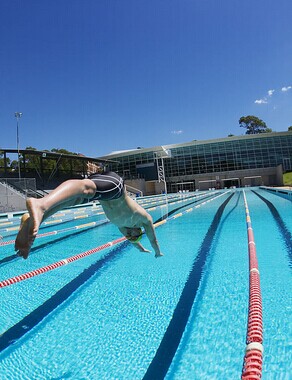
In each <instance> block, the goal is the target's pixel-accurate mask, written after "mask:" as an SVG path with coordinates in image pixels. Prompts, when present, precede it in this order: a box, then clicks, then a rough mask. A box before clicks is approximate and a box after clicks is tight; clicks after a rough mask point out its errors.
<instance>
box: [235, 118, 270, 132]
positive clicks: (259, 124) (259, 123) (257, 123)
mask: <svg viewBox="0 0 292 380" xmlns="http://www.w3.org/2000/svg"><path fill="white" fill-rule="evenodd" d="M239 126H240V127H242V128H245V129H246V132H245V134H246V135H254V134H257V133H267V132H272V130H271V129H270V128H268V127H267V125H266V123H265V122H264V121H263V120H261V119H259V118H258V117H256V116H251V115H249V116H241V118H240V119H239Z"/></svg>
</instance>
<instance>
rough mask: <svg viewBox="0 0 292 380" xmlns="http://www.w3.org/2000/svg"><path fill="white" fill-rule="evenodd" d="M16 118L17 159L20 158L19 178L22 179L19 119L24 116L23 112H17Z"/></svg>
mask: <svg viewBox="0 0 292 380" xmlns="http://www.w3.org/2000/svg"><path fill="white" fill-rule="evenodd" d="M14 116H15V117H16V141H17V157H18V178H19V179H20V178H21V175H20V157H19V131H18V124H19V119H20V118H21V116H22V112H15V114H14Z"/></svg>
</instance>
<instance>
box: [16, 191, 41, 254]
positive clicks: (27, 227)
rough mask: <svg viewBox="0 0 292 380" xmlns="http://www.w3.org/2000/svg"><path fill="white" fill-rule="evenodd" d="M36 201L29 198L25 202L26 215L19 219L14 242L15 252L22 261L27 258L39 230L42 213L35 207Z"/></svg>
mask: <svg viewBox="0 0 292 380" xmlns="http://www.w3.org/2000/svg"><path fill="white" fill-rule="evenodd" d="M36 202H37V200H36V199H34V198H29V199H28V200H27V202H26V207H27V210H28V213H26V214H24V215H23V216H22V218H21V223H20V227H19V231H18V234H17V237H16V240H15V251H18V255H19V256H22V257H23V258H24V259H27V258H28V255H29V252H30V249H31V246H32V245H33V242H34V239H35V238H36V235H37V233H38V230H39V226H40V224H41V221H42V218H43V212H42V211H41V209H40V208H39V207H37V203H36Z"/></svg>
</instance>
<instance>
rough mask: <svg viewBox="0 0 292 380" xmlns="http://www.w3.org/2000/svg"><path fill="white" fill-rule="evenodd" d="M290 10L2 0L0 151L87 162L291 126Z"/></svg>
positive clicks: (287, 0)
mask: <svg viewBox="0 0 292 380" xmlns="http://www.w3.org/2000/svg"><path fill="white" fill-rule="evenodd" d="M291 15H292V1H291V0H277V1H275V0H244V1H243V0H221V1H219V0H1V2H0V130H1V135H0V136H1V137H0V147H1V148H6V149H12V148H16V119H15V117H14V113H15V112H16V111H18V112H22V113H23V116H22V118H21V120H20V148H21V149H23V148H26V147H27V146H33V147H35V148H37V149H40V150H42V149H49V150H50V149H52V148H65V149H67V150H69V151H72V152H76V153H77V152H80V153H83V154H85V155H88V156H93V157H97V156H101V155H104V154H107V153H110V152H112V151H115V150H122V149H132V148H136V147H138V146H143V147H152V146H156V145H161V144H174V143H181V142H187V141H191V140H194V139H196V140H205V139H212V138H217V137H226V136H227V135H228V134H229V133H232V134H235V135H242V134H244V132H245V131H244V130H243V129H242V128H239V124H238V120H239V118H240V117H241V116H246V115H255V116H258V117H259V118H261V119H263V120H264V121H265V122H266V124H267V126H268V127H270V128H272V129H273V130H275V131H287V129H288V127H289V126H290V125H292V88H291V86H292V22H291Z"/></svg>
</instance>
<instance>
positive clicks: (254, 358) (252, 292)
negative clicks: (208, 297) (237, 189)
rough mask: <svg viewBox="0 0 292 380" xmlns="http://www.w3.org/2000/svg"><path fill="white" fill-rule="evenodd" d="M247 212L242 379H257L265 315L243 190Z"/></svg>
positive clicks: (253, 242)
mask: <svg viewBox="0 0 292 380" xmlns="http://www.w3.org/2000/svg"><path fill="white" fill-rule="evenodd" d="M243 198H244V205H245V213H246V225H247V234H248V252H249V306H248V325H247V335H246V349H245V356H244V362H243V368H242V375H241V379H242V380H256V379H261V377H262V364H263V345H262V343H263V317H262V298H261V289H260V273H259V269H258V262H257V256H256V247H255V241H254V235H253V229H252V225H251V219H250V214H249V209H248V204H247V200H246V196H245V192H244V190H243Z"/></svg>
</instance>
